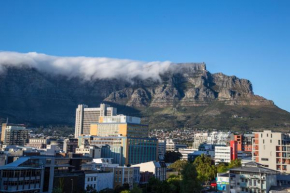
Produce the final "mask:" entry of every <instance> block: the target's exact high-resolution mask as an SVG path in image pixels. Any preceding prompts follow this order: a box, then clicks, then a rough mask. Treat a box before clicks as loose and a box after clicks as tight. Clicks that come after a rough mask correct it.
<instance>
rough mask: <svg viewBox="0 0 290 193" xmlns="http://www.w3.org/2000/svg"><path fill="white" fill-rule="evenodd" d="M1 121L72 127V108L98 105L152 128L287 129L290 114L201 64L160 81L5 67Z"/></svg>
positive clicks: (172, 71)
mask: <svg viewBox="0 0 290 193" xmlns="http://www.w3.org/2000/svg"><path fill="white" fill-rule="evenodd" d="M4 68H5V69H4V71H3V72H2V73H1V74H0V97H1V100H0V116H1V118H2V120H5V119H6V118H7V117H8V118H9V119H10V121H11V122H12V121H13V122H19V123H20V122H21V123H23V122H24V123H30V124H32V125H46V124H68V125H74V119H75V108H76V107H77V105H78V104H80V103H84V104H87V105H89V106H91V107H95V106H99V104H100V103H101V102H105V103H109V104H111V105H112V106H116V107H117V108H118V112H119V113H124V114H128V115H133V116H141V117H142V118H143V121H144V122H145V123H149V124H150V128H169V129H170V128H171V129H172V128H176V127H195V128H217V129H219V128H220V129H227V128H237V129H241V128H242V129H248V128H272V127H289V125H290V114H289V113H288V112H286V111H284V110H282V109H280V108H278V107H277V106H275V105H274V103H273V102H272V101H270V100H267V99H265V98H263V97H261V96H257V95H255V94H254V92H253V88H252V84H251V82H250V81H249V80H245V79H239V78H237V77H236V76H227V75H224V74H222V73H216V74H211V73H210V72H209V71H207V70H206V65H205V64H204V63H182V64H179V65H177V67H176V68H174V69H169V70H167V71H166V72H164V73H163V74H160V79H159V80H158V79H151V78H148V79H145V80H144V79H141V78H138V77H135V78H134V79H132V80H124V79H120V78H119V79H96V80H91V81H87V80H83V79H81V78H77V77H74V78H68V77H66V76H63V75H53V74H48V73H45V72H43V71H39V70H37V69H35V68H32V67H25V66H22V67H4Z"/></svg>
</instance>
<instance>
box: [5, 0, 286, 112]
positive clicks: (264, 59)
mask: <svg viewBox="0 0 290 193" xmlns="http://www.w3.org/2000/svg"><path fill="white" fill-rule="evenodd" d="M0 50H2V51H16V52H32V51H34V52H39V53H45V54H49V55H58V56H96V57H112V58H126V59H134V60H143V61H155V60H158V61H164V60H170V61H172V62H205V63H206V64H207V68H208V70H209V71H210V72H213V73H214V72H223V73H225V74H227V75H236V76H238V77H239V78H246V79H249V80H251V82H252V83H253V87H254V92H255V93H256V94H258V95H261V96H264V97H266V98H267V99H271V100H273V101H274V102H275V104H276V105H278V106H279V107H281V108H283V109H285V110H287V111H290V102H289V99H290V88H289V87H290V79H289V77H290V76H289V73H290V1H289V0H272V1H268V0H234V1H233V0H228V1H226V0H225V1H223V0H212V1H208V0H200V1H194V0H188V1H186V0H132V1H127V0H115V1H111V0H102V1H101V0H100V1H99V0H85V1H80V0H79V1H74V0H70V1H65V0H63V1H60V0H29V1H24V0H13V1H12V0H1V1H0Z"/></svg>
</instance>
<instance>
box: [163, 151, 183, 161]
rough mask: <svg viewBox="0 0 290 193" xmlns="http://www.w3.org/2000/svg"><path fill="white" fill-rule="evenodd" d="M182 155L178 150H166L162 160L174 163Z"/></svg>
mask: <svg viewBox="0 0 290 193" xmlns="http://www.w3.org/2000/svg"><path fill="white" fill-rule="evenodd" d="M181 157H182V155H181V153H180V152H175V151H167V152H166V153H165V154H164V161H165V162H166V163H174V162H176V161H177V160H179V159H180V158H181Z"/></svg>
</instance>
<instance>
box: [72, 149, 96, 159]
mask: <svg viewBox="0 0 290 193" xmlns="http://www.w3.org/2000/svg"><path fill="white" fill-rule="evenodd" d="M75 152H76V153H77V154H82V155H84V156H89V157H91V158H101V148H100V147H98V146H88V147H84V146H81V147H79V148H76V150H75Z"/></svg>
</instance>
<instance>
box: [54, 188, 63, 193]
mask: <svg viewBox="0 0 290 193" xmlns="http://www.w3.org/2000/svg"><path fill="white" fill-rule="evenodd" d="M62 192H63V191H62V189H61V188H60V187H58V188H54V189H53V190H52V193H62Z"/></svg>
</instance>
